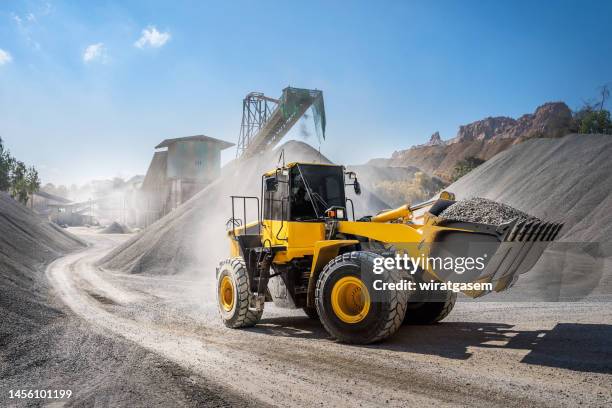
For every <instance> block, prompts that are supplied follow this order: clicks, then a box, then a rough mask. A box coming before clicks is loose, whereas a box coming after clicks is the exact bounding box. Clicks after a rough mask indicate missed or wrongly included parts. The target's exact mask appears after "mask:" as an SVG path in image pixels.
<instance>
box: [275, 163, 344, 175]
mask: <svg viewBox="0 0 612 408" xmlns="http://www.w3.org/2000/svg"><path fill="white" fill-rule="evenodd" d="M298 164H307V165H309V166H326V167H344V166H342V165H340V164H333V163H310V162H291V163H287V164H285V165H284V166H280V167H277V168H275V169H273V170H270V171H268V172H266V173H264V176H273V175H274V174H276V171H277V170H283V169H290V168H292V167H294V166H297V165H298Z"/></svg>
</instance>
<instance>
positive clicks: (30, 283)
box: [0, 192, 85, 344]
mask: <svg viewBox="0 0 612 408" xmlns="http://www.w3.org/2000/svg"><path fill="white" fill-rule="evenodd" d="M83 246H85V244H84V243H83V242H82V241H81V240H80V239H78V238H76V237H75V236H73V235H72V234H69V233H68V232H66V231H64V230H63V229H61V228H59V227H57V226H56V225H55V224H52V223H50V222H48V221H45V220H43V219H42V218H40V217H39V216H37V215H36V214H34V213H33V212H32V211H31V210H29V209H28V208H26V207H24V206H22V205H20V204H19V203H17V202H16V201H15V200H13V199H12V198H11V197H10V196H9V195H8V194H6V193H4V192H0V316H2V319H1V322H2V323H1V324H0V344H2V343H4V342H5V341H7V339H8V338H9V337H11V336H12V335H13V334H15V333H17V332H22V331H27V329H29V328H32V327H36V326H37V325H39V324H41V323H42V322H43V321H44V320H45V318H48V317H52V316H53V315H55V314H56V313H57V311H55V310H54V309H52V308H50V307H48V306H47V281H46V279H45V276H44V270H43V268H44V265H46V264H48V263H49V262H51V261H52V260H54V259H55V258H57V257H59V256H61V255H63V254H66V253H68V252H71V251H74V250H76V249H78V248H82V247H83Z"/></svg>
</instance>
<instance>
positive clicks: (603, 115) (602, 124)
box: [578, 110, 612, 135]
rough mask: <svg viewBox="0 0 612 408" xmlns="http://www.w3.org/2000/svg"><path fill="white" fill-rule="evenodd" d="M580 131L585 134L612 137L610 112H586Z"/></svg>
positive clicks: (581, 121) (580, 124)
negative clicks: (600, 134)
mask: <svg viewBox="0 0 612 408" xmlns="http://www.w3.org/2000/svg"><path fill="white" fill-rule="evenodd" d="M578 131H579V132H580V133H585V134H589V133H603V134H607V135H612V120H610V111H607V110H598V111H590V112H586V113H585V114H584V115H582V117H581V119H580V123H579V128H578Z"/></svg>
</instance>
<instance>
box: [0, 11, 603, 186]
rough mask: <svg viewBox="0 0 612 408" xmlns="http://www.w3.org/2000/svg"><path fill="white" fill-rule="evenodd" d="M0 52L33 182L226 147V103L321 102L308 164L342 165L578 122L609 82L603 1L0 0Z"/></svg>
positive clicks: (2, 108) (102, 173) (10, 141)
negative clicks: (545, 121) (305, 97)
mask: <svg viewBox="0 0 612 408" xmlns="http://www.w3.org/2000/svg"><path fill="white" fill-rule="evenodd" d="M0 50H2V52H0V136H1V137H2V138H3V139H4V140H5V143H6V144H7V145H8V147H9V148H10V149H11V151H12V152H13V154H14V155H15V156H17V157H19V158H20V159H22V160H24V161H26V162H28V163H30V164H34V165H36V166H38V167H39V168H40V170H41V174H42V177H43V181H44V182H48V181H52V182H54V183H73V182H75V183H83V182H85V181H87V180H90V179H92V178H103V177H113V176H118V175H119V176H124V177H128V176H131V175H133V174H136V173H139V174H143V173H144V172H145V171H146V168H147V166H148V163H149V161H150V158H151V156H152V153H153V147H154V146H155V145H156V144H157V143H158V142H159V141H161V140H162V139H165V138H169V137H180V136H186V135H192V134H201V133H204V134H207V135H210V136H213V137H217V138H220V139H225V140H229V141H232V142H235V140H236V138H237V135H238V130H239V124H240V119H241V114H242V112H241V109H242V98H243V97H244V95H245V94H247V93H248V92H250V91H255V90H257V91H263V92H265V93H266V94H268V95H270V96H273V97H277V96H279V95H280V92H281V89H282V88H284V87H285V86H288V85H291V86H297V87H304V88H318V89H322V90H323V92H324V96H325V104H326V110H327V124H328V128H327V136H328V138H327V140H326V141H325V142H324V143H323V144H322V146H321V151H322V152H323V153H324V154H326V155H327V156H328V157H330V158H331V159H333V160H334V161H336V162H339V163H346V164H354V163H362V162H365V161H367V160H368V159H370V158H372V157H381V156H388V155H390V154H391V153H392V152H393V151H394V150H398V149H402V148H407V147H409V146H410V145H412V144H416V143H422V142H424V141H425V140H426V139H427V138H428V137H429V135H431V134H432V133H433V132H434V131H436V130H437V131H440V133H441V134H442V137H443V138H445V139H447V138H450V137H453V136H454V135H455V133H456V131H457V128H458V126H459V125H461V124H465V123H469V122H471V121H474V120H478V119H481V118H483V117H486V116H495V115H508V116H513V117H517V116H520V115H521V114H523V113H527V112H532V111H533V110H534V109H535V108H536V107H537V106H538V105H540V104H542V103H544V102H546V101H554V100H562V101H565V102H567V103H568V105H569V106H570V107H571V108H576V107H578V106H579V105H580V104H581V101H582V100H585V99H588V98H591V97H593V96H595V94H596V92H597V87H598V86H600V85H602V84H604V83H608V82H610V81H612V2H610V1H601V2H594V1H535V2H534V1H525V2H523V1H505V2H501V1H439V2H431V1H422V2H409V1H389V2H371V1H370V2H357V1H355V2H348V1H337V2H325V1H321V2H318V1H308V2H291V1H282V2H272V1H259V2H255V1H244V2H243V1H235V2H204V1H193V2H159V1H121V2H120V1H116V2H112V1H108V2H104V1H98V2H74V1H57V0H50V1H38V0H32V1H10V0H3V1H1V2H0ZM298 134H299V132H297V131H296V132H293V136H294V137H297V135H298ZM311 141H312V142H313V143H315V142H316V140H314V139H313V140H311ZM232 155H233V152H227V153H226V154H225V159H227V158H228V157H229V156H232Z"/></svg>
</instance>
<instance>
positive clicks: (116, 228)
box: [100, 221, 132, 234]
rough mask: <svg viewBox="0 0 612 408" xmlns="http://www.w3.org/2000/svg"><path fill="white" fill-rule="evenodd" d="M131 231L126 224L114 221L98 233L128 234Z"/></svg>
mask: <svg viewBox="0 0 612 408" xmlns="http://www.w3.org/2000/svg"><path fill="white" fill-rule="evenodd" d="M131 232H132V231H131V230H130V229H129V228H128V227H127V226H125V225H122V224H119V223H118V222H117V221H115V222H113V223H112V224H111V225H109V226H108V227H106V228H104V229H103V230H102V231H100V234H129V233H131Z"/></svg>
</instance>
